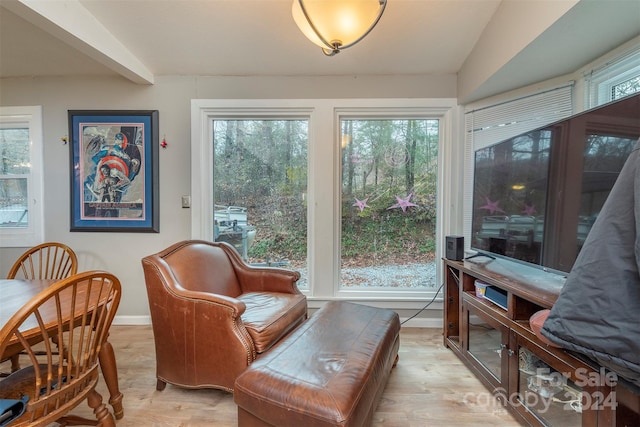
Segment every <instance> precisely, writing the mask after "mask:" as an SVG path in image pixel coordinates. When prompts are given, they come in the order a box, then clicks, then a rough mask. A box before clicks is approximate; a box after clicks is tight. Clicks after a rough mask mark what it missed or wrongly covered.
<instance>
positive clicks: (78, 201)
mask: <svg viewBox="0 0 640 427" xmlns="http://www.w3.org/2000/svg"><path fill="white" fill-rule="evenodd" d="M69 133H70V153H71V165H72V174H71V231H124V232H151V233H157V232H159V224H158V185H157V182H158V112H157V111H155V110H152V111H69Z"/></svg>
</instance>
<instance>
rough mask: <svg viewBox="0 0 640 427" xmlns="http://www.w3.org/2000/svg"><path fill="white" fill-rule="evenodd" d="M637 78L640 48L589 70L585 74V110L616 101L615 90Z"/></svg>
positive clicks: (638, 75)
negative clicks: (618, 86) (616, 87)
mask: <svg viewBox="0 0 640 427" xmlns="http://www.w3.org/2000/svg"><path fill="white" fill-rule="evenodd" d="M637 77H640V47H635V48H633V49H631V50H629V51H627V52H625V53H623V54H621V55H619V56H617V57H616V58H614V59H613V60H609V61H607V62H606V63H604V64H601V65H599V66H597V67H594V68H591V69H589V70H588V71H587V72H585V73H584V80H585V105H584V107H585V109H591V108H595V107H598V106H600V105H603V104H606V103H608V102H612V101H614V99H613V88H614V87H615V86H617V85H619V84H621V83H624V82H626V81H629V80H631V79H633V78H637Z"/></svg>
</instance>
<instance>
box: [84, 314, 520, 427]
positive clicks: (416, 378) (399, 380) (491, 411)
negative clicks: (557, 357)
mask: <svg viewBox="0 0 640 427" xmlns="http://www.w3.org/2000/svg"><path fill="white" fill-rule="evenodd" d="M110 341H111V343H112V344H113V346H114V350H115V353H116V359H117V363H118V374H119V375H118V376H119V380H120V388H121V391H122V392H123V394H124V411H125V415H124V418H123V419H121V420H119V421H118V422H117V425H118V427H129V426H131V427H134V426H135V427H140V426H157V427H164V426H167V427H168V426H171V427H176V426H181V427H186V426H216V427H218V426H219V427H226V426H236V425H237V415H236V405H235V404H234V403H233V396H232V395H231V394H229V393H225V392H222V391H218V390H185V389H180V388H178V387H174V386H171V385H167V388H166V389H165V390H164V391H161V392H160V391H157V390H156V389H155V386H156V379H155V354H154V351H155V350H154V343H153V335H152V331H151V327H150V326H113V327H112V330H111V335H110ZM98 390H99V391H100V393H101V394H102V396H103V397H104V399H105V402H106V401H107V400H108V396H109V394H108V392H107V390H106V387H105V386H104V382H103V381H102V380H101V381H100V384H99V385H98ZM74 413H75V414H77V415H81V416H92V413H91V412H90V411H89V408H88V407H87V406H86V404H81V405H80V406H79V407H78V408H77V409H76V410H75V411H74ZM518 425H519V424H518V423H517V422H516V421H515V420H514V418H513V417H512V416H511V415H510V414H509V413H508V412H507V411H506V410H505V409H504V408H503V407H502V406H500V404H499V403H498V402H497V401H495V400H494V399H493V397H492V396H491V393H489V391H488V390H487V389H486V388H485V387H484V386H483V385H482V384H481V383H480V381H479V380H478V379H476V378H475V377H474V376H473V375H472V374H471V372H470V371H469V370H468V369H467V368H466V367H465V366H464V365H463V364H462V362H460V360H459V359H458V358H457V357H455V356H454V354H453V353H452V352H451V351H450V350H449V349H446V348H445V347H444V346H443V344H442V331H441V330H440V329H424V328H403V329H402V332H401V334H400V359H399V361H398V365H397V366H396V367H395V368H394V370H393V371H392V373H391V376H390V378H389V382H388V384H387V387H386V389H385V392H384V394H383V396H382V400H381V401H380V404H379V405H378V409H377V412H376V414H375V416H374V420H373V426H376V427H378V426H389V427H425V426H437V427H440V426H465V427H466V426H470V427H471V426H500V427H509V426H518Z"/></svg>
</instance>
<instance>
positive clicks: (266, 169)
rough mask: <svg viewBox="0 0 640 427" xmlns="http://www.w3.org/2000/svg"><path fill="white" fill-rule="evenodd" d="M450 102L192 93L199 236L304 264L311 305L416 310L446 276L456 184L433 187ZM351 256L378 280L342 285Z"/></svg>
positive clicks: (257, 255)
mask: <svg viewBox="0 0 640 427" xmlns="http://www.w3.org/2000/svg"><path fill="white" fill-rule="evenodd" d="M454 106H455V100H418V99H416V100H326V99H322V100H193V101H192V150H191V153H192V179H191V182H192V196H193V197H192V200H193V202H192V227H193V228H192V237H194V238H200V239H206V240H225V241H228V242H230V243H232V244H233V245H234V246H235V247H236V248H237V249H238V251H239V252H240V254H241V255H242V256H243V257H244V258H245V259H246V260H247V261H248V262H249V263H252V264H255V265H275V266H286V267H289V268H292V269H296V270H298V271H300V273H301V276H302V280H301V282H300V287H301V288H302V290H303V292H305V293H306V294H307V296H308V297H309V299H310V306H311V307H313V306H314V304H315V303H314V301H315V300H317V301H322V300H328V299H334V298H345V299H352V300H354V299H355V300H357V299H365V300H367V301H369V302H370V303H373V301H378V303H377V304H380V305H383V306H391V307H392V308H407V309H415V308H420V307H422V306H424V305H425V301H428V300H429V299H430V298H431V297H433V296H434V295H435V292H436V291H437V289H438V287H439V286H438V284H439V283H440V280H441V279H440V273H439V267H440V263H439V262H437V260H439V259H440V254H439V246H440V245H439V242H440V241H441V240H442V237H441V236H442V235H443V232H442V226H441V225H440V224H439V221H438V217H439V212H440V209H441V208H440V206H442V203H441V201H440V199H441V198H442V197H443V194H445V195H446V194H449V192H447V191H438V182H439V180H440V179H441V178H439V177H440V176H441V171H440V168H438V164H439V162H441V161H442V156H443V153H444V152H446V151H447V150H441V149H440V147H442V146H449V147H451V145H452V143H451V141H452V133H453V131H452V124H451V122H452V120H451V118H450V115H451V114H452V113H450V111H451V110H452V109H453V107H454ZM443 129H446V130H447V131H446V132H443ZM447 142H448V144H447ZM446 169H447V170H448V169H450V168H446ZM447 181H449V180H447ZM405 193H406V194H405ZM358 202H360V203H361V205H358ZM354 205H355V206H354ZM394 205H397V206H398V208H397V209H396V208H392V206H394ZM360 208H362V209H360ZM445 222H446V221H445ZM364 233H367V236H365V234H364ZM398 233H401V235H398ZM356 261H357V262H358V263H359V264H361V265H359V267H362V268H368V269H369V270H370V271H369V275H367V277H368V278H370V277H373V276H372V275H377V277H380V278H381V280H376V281H375V282H372V281H369V282H367V283H366V284H364V283H363V282H360V283H359V285H358V286H346V284H347V282H348V280H346V277H347V276H346V275H347V274H348V273H349V271H348V268H349V267H350V266H352V265H351V264H352V263H353V262H356ZM380 268H382V269H383V270H384V271H386V272H388V271H390V269H394V270H395V271H397V274H396V276H395V277H394V279H393V280H391V278H390V277H389V276H387V277H385V275H384V271H383V273H381V272H380ZM352 272H353V271H352ZM367 280H369V279H367ZM391 301H394V302H391ZM393 304H395V305H393Z"/></svg>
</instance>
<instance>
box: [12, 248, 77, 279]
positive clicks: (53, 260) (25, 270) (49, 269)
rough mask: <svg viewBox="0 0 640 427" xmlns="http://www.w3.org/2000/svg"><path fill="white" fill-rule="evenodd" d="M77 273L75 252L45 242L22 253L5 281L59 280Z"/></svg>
mask: <svg viewBox="0 0 640 427" xmlns="http://www.w3.org/2000/svg"><path fill="white" fill-rule="evenodd" d="M77 272H78V258H77V256H76V254H75V252H74V251H73V250H72V249H71V248H70V247H69V246H67V245H65V244H63V243H57V242H47V243H42V244H40V245H37V246H34V247H32V248H31V249H29V250H28V251H26V252H25V253H23V254H22V255H21V256H20V258H18V259H17V260H16V262H15V263H14V264H13V266H12V267H11V270H9V274H8V275H7V279H54V280H61V279H64V278H67V277H69V276H73V275H74V274H76V273H77Z"/></svg>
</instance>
